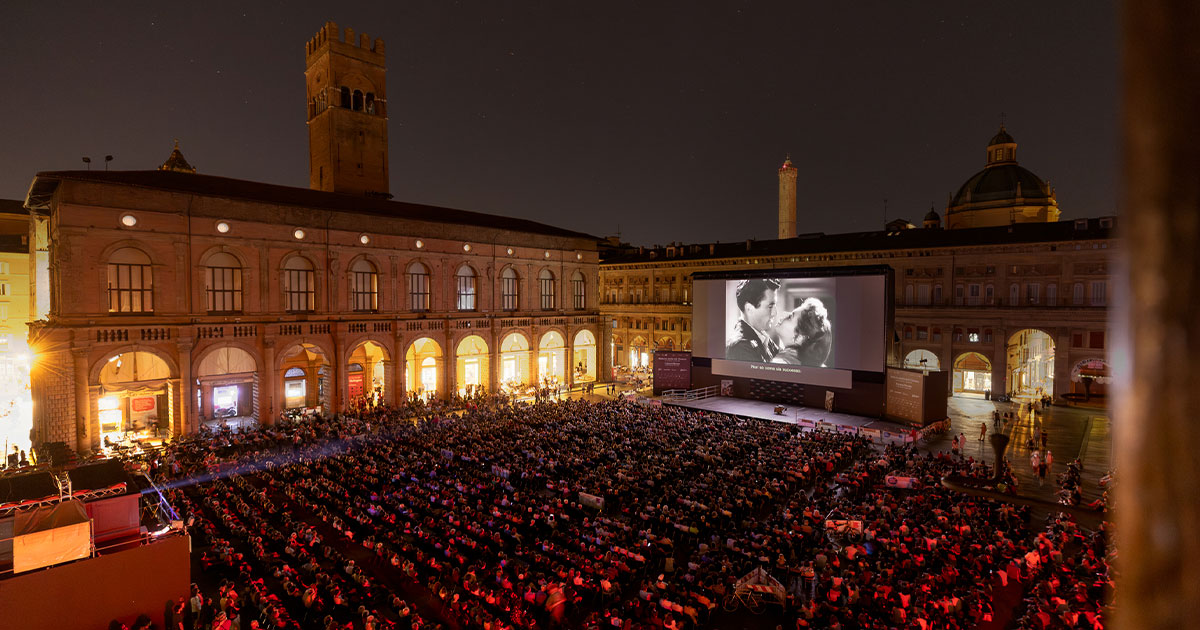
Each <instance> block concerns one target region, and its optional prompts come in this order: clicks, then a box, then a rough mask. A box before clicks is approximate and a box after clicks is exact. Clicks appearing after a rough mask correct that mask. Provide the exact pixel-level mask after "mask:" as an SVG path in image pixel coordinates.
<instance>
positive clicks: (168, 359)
mask: <svg viewBox="0 0 1200 630" xmlns="http://www.w3.org/2000/svg"><path fill="white" fill-rule="evenodd" d="M128 352H148V353H150V354H153V355H155V356H157V357H158V358H160V359H162V360H163V361H164V362H165V363H166V364H167V368H168V369H169V370H170V374H171V376H170V377H171V378H179V363H178V362H177V361H176V360H175V357H173V356H171V354H170V353H169V352H167V351H166V350H163V349H162V348H159V347H157V346H147V345H142V344H136V343H132V344H126V345H123V346H118V347H116V348H112V349H109V350H105V351H104V355H103V358H101V359H100V360H98V361H95V362H93V363H92V367H91V368H90V369H89V370H88V383H89V384H97V383H99V381H100V371H101V370H103V369H104V367H105V366H106V365H107V364H108V361H109V359H111V358H113V357H114V356H117V355H119V354H125V353H128Z"/></svg>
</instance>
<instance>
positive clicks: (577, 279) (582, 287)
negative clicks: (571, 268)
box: [571, 271, 587, 311]
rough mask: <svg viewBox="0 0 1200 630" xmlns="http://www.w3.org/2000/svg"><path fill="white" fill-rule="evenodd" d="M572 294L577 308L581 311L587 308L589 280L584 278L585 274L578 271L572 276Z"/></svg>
mask: <svg viewBox="0 0 1200 630" xmlns="http://www.w3.org/2000/svg"><path fill="white" fill-rule="evenodd" d="M571 296H572V298H571V299H572V302H573V303H574V306H575V310H577V311H581V310H583V309H584V308H587V282H586V281H585V280H584V279H583V274H582V273H579V272H578V271H576V272H575V274H574V275H572V276H571Z"/></svg>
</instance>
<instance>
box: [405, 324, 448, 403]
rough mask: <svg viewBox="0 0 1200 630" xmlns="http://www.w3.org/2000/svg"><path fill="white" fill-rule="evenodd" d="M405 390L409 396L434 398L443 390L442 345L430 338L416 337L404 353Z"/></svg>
mask: <svg viewBox="0 0 1200 630" xmlns="http://www.w3.org/2000/svg"><path fill="white" fill-rule="evenodd" d="M404 360H405V363H406V369H405V377H406V382H405V388H406V389H407V391H408V393H409V395H414V394H415V395H418V396H435V395H437V394H438V393H440V392H441V391H442V390H443V389H444V388H445V383H444V382H443V381H444V376H443V374H444V373H443V370H442V366H443V362H444V361H445V351H444V350H443V349H442V344H440V343H438V341H437V340H436V339H434V338H432V337H417V338H416V339H413V340H412V341H410V342H409V343H408V345H407V346H406V347H405V351H404Z"/></svg>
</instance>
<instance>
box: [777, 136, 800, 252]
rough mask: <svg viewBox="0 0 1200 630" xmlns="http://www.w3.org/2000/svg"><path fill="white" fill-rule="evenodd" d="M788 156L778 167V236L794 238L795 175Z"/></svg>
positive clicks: (795, 172)
mask: <svg viewBox="0 0 1200 630" xmlns="http://www.w3.org/2000/svg"><path fill="white" fill-rule="evenodd" d="M797 174H798V171H797V170H796V167H795V166H792V158H791V156H788V158H787V159H785V160H784V161H783V166H780V167H779V238H796V175H797Z"/></svg>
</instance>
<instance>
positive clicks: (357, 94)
mask: <svg viewBox="0 0 1200 630" xmlns="http://www.w3.org/2000/svg"><path fill="white" fill-rule="evenodd" d="M362 110H363V93H362V91H361V90H354V111H356V112H361V111H362Z"/></svg>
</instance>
